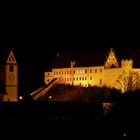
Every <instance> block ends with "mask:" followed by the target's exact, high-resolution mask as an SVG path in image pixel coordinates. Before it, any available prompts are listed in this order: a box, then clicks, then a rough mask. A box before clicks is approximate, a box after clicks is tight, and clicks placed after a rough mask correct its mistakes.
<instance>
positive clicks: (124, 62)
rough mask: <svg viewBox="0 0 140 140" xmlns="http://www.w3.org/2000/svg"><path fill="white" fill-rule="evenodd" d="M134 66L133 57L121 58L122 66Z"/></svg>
mask: <svg viewBox="0 0 140 140" xmlns="http://www.w3.org/2000/svg"><path fill="white" fill-rule="evenodd" d="M132 67H133V60H132V59H125V60H124V59H123V60H121V68H127V69H132Z"/></svg>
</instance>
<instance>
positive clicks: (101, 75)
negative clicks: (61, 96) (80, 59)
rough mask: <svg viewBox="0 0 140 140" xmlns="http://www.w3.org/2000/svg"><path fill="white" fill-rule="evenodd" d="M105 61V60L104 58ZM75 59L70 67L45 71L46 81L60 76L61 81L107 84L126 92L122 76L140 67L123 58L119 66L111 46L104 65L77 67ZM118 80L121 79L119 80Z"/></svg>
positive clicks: (63, 82) (94, 84) (64, 82)
mask: <svg viewBox="0 0 140 140" xmlns="http://www.w3.org/2000/svg"><path fill="white" fill-rule="evenodd" d="M103 61H104V60H103ZM74 64H75V61H71V64H70V67H69V68H53V69H52V70H51V71H48V72H45V77H44V80H45V83H46V84H48V83H49V82H50V81H51V80H52V79H54V78H58V81H59V83H62V84H71V85H80V86H84V87H88V86H100V87H101V86H107V87H110V88H117V89H120V90H121V91H122V92H125V87H123V85H121V84H120V83H121V82H120V81H121V80H122V83H124V82H125V81H123V79H121V78H120V77H121V76H122V75H124V73H125V76H126V73H127V74H128V73H130V72H137V73H139V74H140V69H134V68H133V61H132V60H122V61H121V66H120V67H119V63H118V60H117V58H116V56H115V52H114V51H113V49H112V48H111V49H110V50H109V54H108V57H107V59H106V62H105V64H104V66H90V67H84V66H83V67H75V66H74ZM118 80H120V81H119V82H118Z"/></svg>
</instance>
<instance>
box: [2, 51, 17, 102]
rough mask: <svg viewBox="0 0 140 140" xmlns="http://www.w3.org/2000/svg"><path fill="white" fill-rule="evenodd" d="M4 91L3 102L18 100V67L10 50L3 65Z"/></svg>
mask: <svg viewBox="0 0 140 140" xmlns="http://www.w3.org/2000/svg"><path fill="white" fill-rule="evenodd" d="M5 89H6V95H4V99H3V100H4V101H17V100H18V65H17V62H16V59H15V56H14V54H13V52H12V50H11V51H10V54H9V56H8V58H7V61H6V63H5Z"/></svg>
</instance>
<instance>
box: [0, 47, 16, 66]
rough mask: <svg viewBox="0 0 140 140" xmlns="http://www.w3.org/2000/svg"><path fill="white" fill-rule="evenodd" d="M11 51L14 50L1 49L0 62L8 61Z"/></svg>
mask: <svg viewBox="0 0 140 140" xmlns="http://www.w3.org/2000/svg"><path fill="white" fill-rule="evenodd" d="M11 51H12V52H13V50H12V49H10V48H4V49H3V48H2V49H0V64H5V63H6V61H7V58H8V56H9V54H10V52H11ZM14 56H15V54H14Z"/></svg>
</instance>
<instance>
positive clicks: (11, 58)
mask: <svg viewBox="0 0 140 140" xmlns="http://www.w3.org/2000/svg"><path fill="white" fill-rule="evenodd" d="M6 63H11V64H16V63H17V61H16V59H15V56H14V54H13V51H12V50H11V51H10V53H9V55H8V58H7V60H6Z"/></svg>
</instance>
